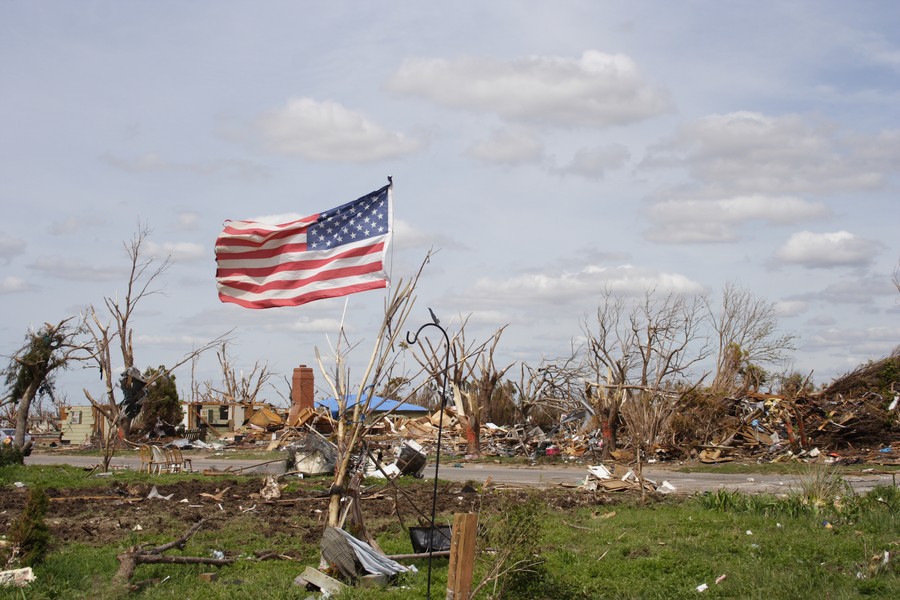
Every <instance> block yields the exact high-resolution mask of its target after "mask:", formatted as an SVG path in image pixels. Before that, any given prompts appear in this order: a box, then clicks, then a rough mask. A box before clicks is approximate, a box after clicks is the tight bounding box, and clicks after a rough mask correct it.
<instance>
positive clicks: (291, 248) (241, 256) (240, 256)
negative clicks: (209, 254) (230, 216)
mask: <svg viewBox="0 0 900 600" xmlns="http://www.w3.org/2000/svg"><path fill="white" fill-rule="evenodd" d="M221 248H222V247H221V246H216V250H217V251H220V249H221ZM307 250H309V248H308V247H307V245H306V244H305V243H301V244H282V245H280V246H275V247H274V248H264V249H261V250H249V251H247V252H220V253H218V254H217V255H216V256H217V257H218V259H219V261H223V260H226V261H228V260H258V259H261V258H272V257H273V256H280V255H282V254H288V253H290V252H306V251H307Z"/></svg>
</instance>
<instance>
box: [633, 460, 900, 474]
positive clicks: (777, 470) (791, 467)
mask: <svg viewBox="0 0 900 600" xmlns="http://www.w3.org/2000/svg"><path fill="white" fill-rule="evenodd" d="M650 466H651V467H653V466H660V465H650ZM816 468H827V469H829V470H834V471H836V472H838V473H843V474H847V475H851V474H859V473H863V472H865V471H867V470H874V471H879V472H882V473H894V472H896V473H898V474H900V465H876V466H874V467H873V465H872V464H871V463H860V464H856V465H834V466H832V465H826V464H817V463H802V462H780V463H772V462H770V463H758V464H757V463H738V462H729V463H720V464H716V465H707V464H703V463H696V464H690V465H682V466H680V467H678V468H676V469H674V470H676V471H678V472H680V473H722V474H726V475H728V474H732V475H743V474H759V475H797V474H799V473H804V472H806V471H809V470H810V469H816Z"/></svg>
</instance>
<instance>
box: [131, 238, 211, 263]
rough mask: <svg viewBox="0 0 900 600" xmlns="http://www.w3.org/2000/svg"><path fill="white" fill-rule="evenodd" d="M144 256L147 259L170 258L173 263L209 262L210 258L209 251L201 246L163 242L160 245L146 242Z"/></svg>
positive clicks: (191, 243) (189, 243)
mask: <svg viewBox="0 0 900 600" xmlns="http://www.w3.org/2000/svg"><path fill="white" fill-rule="evenodd" d="M146 255H147V257H148V258H157V259H165V258H166V257H170V258H171V259H172V261H173V262H193V261H198V260H209V259H210V257H211V254H210V251H209V250H207V249H206V248H204V247H203V245H202V244H195V243H193V242H164V243H162V244H157V243H154V242H148V243H147V253H146Z"/></svg>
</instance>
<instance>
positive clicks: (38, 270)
mask: <svg viewBox="0 0 900 600" xmlns="http://www.w3.org/2000/svg"><path fill="white" fill-rule="evenodd" d="M897 32H900V5H898V4H897V3H895V2H891V1H880V2H878V1H873V2H854V3H847V2H838V1H833V2H827V1H826V2H820V1H815V2H813V1H809V2H804V1H800V2H789V3H786V2H718V1H702V0H700V1H694V2H680V3H671V2H643V3H634V2H565V1H562V2H554V3H548V2H531V1H516V2H512V1H509V2H490V3H487V2H466V1H464V2H456V3H453V5H452V7H449V6H442V7H438V6H436V5H434V4H433V3H424V2H412V1H409V2H383V3H368V2H328V3H312V2H236V1H227V0H225V1H215V2H212V1H207V2H202V1H198V2H190V3H187V2H152V3H150V2H101V1H97V2H77V3H76V2H61V1H57V2H53V1H48V2H15V1H9V2H3V3H0V85H2V93H0V132H2V134H0V201H2V205H3V207H4V209H5V216H6V219H5V224H6V226H5V227H4V228H3V231H2V232H0V267H2V271H0V305H2V307H3V310H2V313H0V315H2V316H0V352H3V353H4V354H7V353H9V352H11V351H13V350H14V349H15V348H16V347H17V346H18V345H19V344H20V343H21V340H22V338H23V335H24V333H25V331H26V330H27V328H28V327H29V326H40V324H41V323H43V322H45V321H58V320H59V319H61V318H63V317H65V316H68V315H71V314H77V313H78V312H79V311H81V310H83V309H84V307H85V306H86V305H89V304H94V305H97V306H100V305H102V300H103V297H104V296H115V295H116V294H120V295H121V294H122V293H123V292H124V286H125V282H126V277H127V273H126V271H125V269H126V267H127V261H126V257H125V255H124V252H123V249H122V243H123V242H124V241H126V240H128V239H129V238H130V237H131V235H132V234H133V233H134V231H135V230H136V229H137V226H138V223H143V224H145V225H146V226H148V227H149V228H151V230H152V234H151V236H150V239H149V244H148V246H147V255H148V256H159V257H164V256H166V255H171V256H172V259H173V266H172V268H171V269H170V270H169V271H168V272H167V273H166V275H165V277H164V280H163V281H162V282H163V283H164V284H165V288H166V293H165V295H164V296H155V297H153V298H150V299H148V300H147V301H146V302H145V303H144V304H142V305H141V306H140V311H139V313H138V314H137V315H136V317H135V322H134V327H135V335H136V338H135V346H136V355H137V361H138V363H139V365H140V366H141V367H146V366H155V365H158V364H160V363H163V364H166V363H167V364H171V363H173V362H175V361H176V360H177V359H178V358H179V357H180V356H181V355H182V354H184V353H185V352H187V351H189V350H190V348H191V346H192V345H194V344H200V343H203V342H204V341H206V340H209V339H211V338H214V337H216V336H217V335H220V334H222V333H224V332H226V331H228V330H230V329H232V328H235V329H234V333H233V334H232V338H233V342H232V345H231V352H232V354H233V357H234V364H235V366H236V367H238V368H243V369H246V370H247V371H249V370H250V368H252V366H253V364H254V363H255V362H256V361H259V362H262V363H267V364H268V365H269V367H270V368H271V369H272V370H273V371H275V372H277V373H282V374H285V375H288V376H289V374H290V370H291V369H292V368H293V367H294V366H296V365H298V364H301V363H304V364H314V360H315V359H314V356H315V355H314V348H316V347H319V348H321V349H323V350H327V347H328V339H329V337H330V338H331V339H333V338H334V334H335V332H336V330H337V325H338V323H339V321H340V318H341V314H342V312H343V310H344V300H342V299H340V300H328V301H321V302H316V303H313V304H309V305H306V306H303V307H299V308H294V309H274V310H266V311H250V310H246V309H241V308H239V307H237V306H233V305H224V304H221V303H220V302H219V301H218V298H217V295H216V289H215V280H214V274H215V263H214V259H213V244H214V241H215V238H216V235H217V234H218V232H219V231H220V229H221V227H222V224H223V222H224V221H225V220H226V219H249V218H259V217H274V216H276V215H285V216H294V217H296V216H300V215H306V214H311V213H314V212H319V211H322V210H325V209H327V208H332V207H334V206H337V205H339V204H342V203H344V202H347V201H349V200H352V199H355V198H357V197H359V196H361V195H363V194H365V193H368V192H370V191H373V190H375V189H377V188H379V187H381V186H382V185H384V183H385V182H386V177H387V176H388V175H392V176H393V177H394V183H395V190H394V197H395V202H396V204H395V209H394V217H395V226H396V230H395V236H394V241H393V243H392V251H391V256H390V265H391V273H392V276H393V277H394V278H395V279H399V278H401V277H404V278H405V277H408V276H409V275H410V274H411V273H412V271H413V270H414V269H415V268H416V267H417V266H418V264H419V262H420V261H421V260H422V258H423V257H424V256H425V253H426V251H427V250H428V248H430V247H433V248H435V249H438V250H439V252H438V253H437V254H436V255H435V257H434V258H433V259H432V261H431V264H430V265H429V266H428V267H427V269H426V271H425V273H424V276H423V279H422V281H421V284H420V287H419V290H418V294H417V296H418V309H417V312H416V313H414V314H415V318H419V319H420V320H419V321H415V320H414V321H413V322H411V323H410V324H409V326H410V327H411V328H413V329H415V328H416V327H417V326H418V324H421V323H424V322H425V320H426V319H427V310H426V307H431V308H433V309H434V310H435V312H436V313H438V314H439V315H441V317H442V320H443V321H444V323H445V324H446V323H449V324H450V326H451V328H452V327H453V324H454V323H458V322H459V321H458V317H460V316H464V317H468V319H469V326H468V329H467V335H466V337H467V339H478V338H479V337H485V336H487V335H488V334H490V333H491V332H493V331H494V330H495V329H497V328H499V327H501V326H503V325H508V327H507V329H506V330H505V332H504V334H503V338H502V342H501V344H500V349H499V352H498V359H499V360H498V362H504V361H510V362H511V361H520V360H524V361H527V362H529V363H532V364H537V363H538V362H539V361H540V360H541V359H542V358H547V357H555V356H560V355H564V354H565V353H566V352H567V351H568V350H569V348H570V345H571V342H572V340H573V339H575V338H577V337H578V336H579V334H580V321H581V320H582V319H583V318H585V317H589V316H590V315H591V314H593V313H594V312H595V311H596V308H597V302H598V298H599V293H600V291H601V290H602V289H604V287H606V286H608V287H610V288H611V289H613V290H615V291H616V292H617V293H618V294H621V295H623V296H627V297H637V296H640V295H642V294H643V293H644V291H645V290H646V289H647V288H648V287H654V288H656V289H657V290H660V291H676V292H685V293H706V294H708V295H709V296H710V297H711V298H713V300H715V299H716V297H717V294H719V293H720V290H721V288H722V286H723V285H724V284H725V283H726V282H728V281H735V282H737V283H738V284H739V285H741V286H743V287H745V288H747V289H749V290H751V291H753V292H754V293H756V294H757V295H759V296H761V297H763V298H765V299H766V300H768V301H770V302H773V303H775V304H776V305H777V307H778V310H779V314H780V323H781V327H782V329H783V330H784V331H786V332H791V333H794V334H796V335H797V336H798V344H797V345H798V347H797V350H796V351H795V352H793V353H792V354H791V359H792V361H791V365H790V367H791V368H794V369H797V370H800V371H803V372H809V371H814V373H815V375H814V377H815V379H816V380H817V381H819V382H825V381H828V380H829V379H830V378H832V377H834V376H836V375H839V374H841V373H844V372H846V371H848V370H850V369H852V368H853V367H854V366H855V365H857V364H859V363H860V362H863V361H865V360H868V359H877V358H880V357H883V356H885V355H887V354H888V353H890V352H891V350H892V349H893V348H894V347H895V346H896V345H897V344H898V343H900V302H898V294H897V290H896V289H895V288H894V286H893V285H892V283H891V273H892V272H893V271H894V269H896V268H897V264H898V258H900V245H898V242H897V228H898V223H900V218H898V217H900V209H898V203H897V192H898V182H900V178H898V171H900V118H898V117H900V34H898V33H897ZM382 303H383V294H381V293H380V292H367V293H365V294H359V295H356V296H351V297H350V298H349V301H348V304H347V315H348V316H347V322H346V323H347V327H348V330H349V332H350V335H351V338H352V339H354V340H357V341H360V342H361V346H365V345H366V340H369V341H370V340H371V336H372V335H373V334H374V331H375V325H374V323H375V322H376V319H377V318H378V314H379V313H380V311H381V308H382ZM177 375H178V377H179V383H180V384H181V387H184V386H186V385H187V382H188V381H189V378H190V372H189V371H188V370H182V371H181V372H178V373H177ZM95 377H96V373H95V372H94V374H93V375H90V374H88V373H84V372H74V373H70V374H66V375H65V376H64V377H62V378H61V379H60V384H61V388H62V389H63V391H64V392H65V393H66V395H67V396H68V398H69V401H70V402H72V401H74V402H80V401H81V400H82V398H83V396H82V394H81V392H80V390H81V388H82V387H84V386H91V385H93V386H96V385H97V383H96V380H95ZM197 377H198V379H201V380H202V379H208V378H215V377H216V362H215V358H214V357H213V356H209V357H207V359H205V360H204V361H202V362H201V364H200V365H199V366H198V372H197Z"/></svg>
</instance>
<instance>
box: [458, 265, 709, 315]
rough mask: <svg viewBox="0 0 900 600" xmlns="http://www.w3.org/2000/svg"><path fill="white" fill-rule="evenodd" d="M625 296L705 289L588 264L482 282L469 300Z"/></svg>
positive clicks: (673, 277)
mask: <svg viewBox="0 0 900 600" xmlns="http://www.w3.org/2000/svg"><path fill="white" fill-rule="evenodd" d="M607 289H609V290H611V291H612V292H614V293H616V294H619V295H624V296H642V295H643V294H644V293H646V292H647V290H651V289H655V290H657V291H659V292H661V293H668V292H674V293H683V294H700V293H702V292H703V291H704V289H703V286H702V285H700V284H699V283H697V282H695V281H692V280H691V279H690V278H688V277H686V276H684V275H681V274H678V273H661V272H659V271H655V270H653V269H649V268H640V267H634V266H631V265H623V266H618V267H605V266H599V265H588V266H586V267H584V268H583V269H581V270H580V271H576V272H558V271H550V272H546V273H525V274H522V275H517V276H513V277H509V278H506V279H488V278H481V279H479V280H478V281H477V282H476V283H475V285H474V286H473V287H472V289H471V290H469V291H468V292H466V297H467V298H469V299H475V300H481V301H482V302H486V303H497V304H501V305H528V304H534V303H539V304H546V303H553V304H555V305H561V304H572V303H579V302H583V301H585V300H588V301H591V300H592V299H594V298H596V297H597V296H598V295H599V294H601V293H602V292H603V291H604V290H607Z"/></svg>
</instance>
